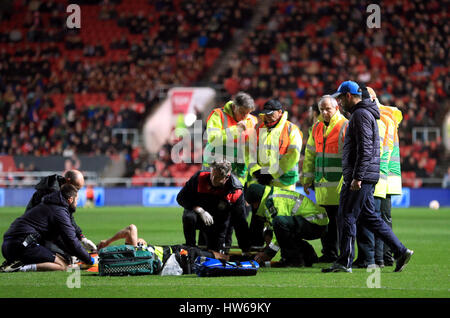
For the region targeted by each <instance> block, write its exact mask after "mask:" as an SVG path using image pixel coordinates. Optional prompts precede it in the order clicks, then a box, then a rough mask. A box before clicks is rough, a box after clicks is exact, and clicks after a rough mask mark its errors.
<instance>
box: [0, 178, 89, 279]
mask: <svg viewBox="0 0 450 318" xmlns="http://www.w3.org/2000/svg"><path fill="white" fill-rule="evenodd" d="M77 197H78V190H77V188H76V187H74V186H73V185H71V184H64V185H63V186H61V190H60V191H58V192H53V193H51V194H49V195H47V196H45V197H44V198H43V200H42V202H41V203H40V204H38V205H37V206H35V207H33V208H31V209H29V210H27V211H26V212H25V214H24V215H22V216H20V217H19V218H17V219H16V220H15V221H14V222H13V223H12V224H11V226H10V227H9V229H8V230H7V231H6V233H5V234H4V236H3V245H2V254H3V257H4V258H5V259H6V261H5V262H4V263H3V264H2V266H1V267H0V272H16V271H23V272H26V271H58V270H59V271H62V270H66V268H67V266H68V263H67V261H66V260H65V259H64V257H62V256H61V255H59V254H58V253H55V252H53V251H51V250H50V249H49V248H47V247H45V246H43V245H42V243H43V242H44V241H48V240H50V241H52V240H54V239H56V238H58V237H61V239H62V240H63V242H64V244H65V246H66V248H67V250H68V252H69V253H70V255H74V256H76V257H77V258H78V259H80V260H81V261H82V262H84V263H86V264H89V265H93V264H95V263H96V262H97V260H96V259H95V258H93V257H91V256H90V255H89V253H88V252H87V251H86V250H85V249H84V248H83V246H82V245H81V243H80V240H79V239H78V238H77V236H76V232H75V228H74V226H73V224H72V222H71V213H73V212H69V211H75V210H76V206H77Z"/></svg>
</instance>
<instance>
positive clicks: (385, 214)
mask: <svg viewBox="0 0 450 318" xmlns="http://www.w3.org/2000/svg"><path fill="white" fill-rule="evenodd" d="M391 208H392V201H391V195H390V194H387V195H386V199H385V200H383V201H381V208H380V211H381V218H382V219H383V220H384V222H385V223H386V224H387V225H388V226H389V227H390V228H391V229H392V216H391ZM383 260H384V263H385V264H388V265H391V264H393V263H394V257H392V251H391V249H390V248H389V246H388V245H386V244H384V245H383Z"/></svg>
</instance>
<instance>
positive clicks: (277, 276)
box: [0, 207, 450, 298]
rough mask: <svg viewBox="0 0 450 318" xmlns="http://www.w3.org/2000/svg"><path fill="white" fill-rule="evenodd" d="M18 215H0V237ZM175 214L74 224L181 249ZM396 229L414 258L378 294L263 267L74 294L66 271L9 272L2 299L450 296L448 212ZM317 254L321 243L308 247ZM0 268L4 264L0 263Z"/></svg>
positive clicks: (383, 279) (94, 235) (158, 211)
mask: <svg viewBox="0 0 450 318" xmlns="http://www.w3.org/2000/svg"><path fill="white" fill-rule="evenodd" d="M22 211H23V208H1V209H0V234H1V235H2V236H3V233H4V232H5V230H6V229H7V228H8V226H9V224H10V223H11V222H12V221H13V220H14V219H15V218H16V217H17V216H19V215H20V213H22ZM181 215H182V210H181V209H179V208H143V207H105V208H94V209H87V208H80V209H79V211H78V212H77V214H76V220H77V223H78V224H79V225H80V227H81V228H82V229H83V231H84V233H85V234H86V236H87V237H88V238H90V239H91V240H93V241H94V242H98V241H100V240H101V239H104V238H106V237H109V236H111V235H112V234H114V233H115V232H116V231H117V230H118V229H120V228H122V227H124V226H126V225H128V224H130V223H134V224H136V225H137V226H138V228H139V236H140V237H143V238H144V239H146V240H147V242H149V243H154V244H179V243H182V242H183V234H182V225H181ZM393 222H394V230H395V233H396V234H397V236H398V237H399V238H400V240H401V241H402V242H403V243H404V244H405V245H406V246H407V247H408V248H411V249H413V250H414V251H415V254H414V256H413V258H412V259H411V262H410V263H409V264H408V266H407V268H406V269H405V271H404V272H401V273H393V267H386V268H384V269H382V270H381V275H380V287H381V288H368V287H367V280H368V278H369V276H370V275H371V274H372V272H367V271H366V270H365V269H354V270H353V273H352V274H347V273H329V274H324V273H321V272H320V268H321V267H324V266H325V265H324V264H315V266H314V267H312V268H283V269H276V268H261V269H260V270H259V272H258V274H257V275H256V276H253V277H218V278H199V277H197V276H195V275H183V276H177V277H168V276H165V277H161V276H141V277H99V276H96V275H95V274H92V273H89V272H84V271H83V272H81V277H80V288H69V287H68V285H67V282H68V281H69V283H70V282H72V280H71V278H72V277H73V276H71V275H72V274H73V273H69V272H52V273H11V274H1V275H0V286H1V288H0V297H25V298H26V297H43V298H47V297H52V298H55V297H56V298H59V297H76V298H80V297H82V298H95V297H102V298H103V297H112V298H115V297H120V298H125V297H133V298H135V297H138V298H140V297H151V298H167V297H170V298H179V297H182V298H190V297H192V298H216V297H218V298H228V297H232V298H268V297H269V298H299V297H314V298H323V297H338V298H342V297H351V298H354V297H357V298H358V297H370V298H371V297H375V298H378V297H387V298H390V297H393V298H411V297H417V298H426V297H433V298H448V297H449V287H450V285H449V274H450V265H449V264H450V259H449V241H450V240H449V239H450V209H449V208H442V209H440V210H437V211H435V210H430V209H428V208H409V209H394V210H393ZM312 244H313V246H314V247H315V249H316V251H317V252H318V254H319V255H320V247H321V246H320V241H319V240H315V241H312ZM0 261H3V258H0Z"/></svg>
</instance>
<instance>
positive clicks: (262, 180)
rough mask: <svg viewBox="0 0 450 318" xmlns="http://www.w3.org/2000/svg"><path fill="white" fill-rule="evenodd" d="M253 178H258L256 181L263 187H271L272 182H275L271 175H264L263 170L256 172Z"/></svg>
mask: <svg viewBox="0 0 450 318" xmlns="http://www.w3.org/2000/svg"><path fill="white" fill-rule="evenodd" d="M253 176H254V177H255V178H256V180H258V183H259V184H262V185H269V184H270V182H272V180H273V177H272V175H271V174H269V173H264V174H262V173H261V170H258V171H255V172H254V173H253Z"/></svg>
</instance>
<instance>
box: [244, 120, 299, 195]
mask: <svg viewBox="0 0 450 318" xmlns="http://www.w3.org/2000/svg"><path fill="white" fill-rule="evenodd" d="M287 117H288V113H287V112H286V111H285V112H283V115H282V116H281V118H280V120H279V121H278V123H277V124H276V125H275V126H274V127H271V128H270V129H269V128H268V127H266V126H265V124H264V123H261V125H259V126H258V127H257V129H256V138H255V139H254V140H255V144H256V145H257V149H256V147H255V148H253V147H252V143H250V144H251V146H250V147H251V150H250V152H249V160H250V162H249V164H248V166H249V172H250V175H251V176H253V174H254V173H255V172H256V171H258V170H261V173H264V174H265V173H269V174H271V175H272V177H273V180H272V183H271V185H273V186H276V187H281V188H285V189H291V188H292V189H295V184H296V182H297V181H298V162H299V160H300V152H301V147H302V138H303V134H302V132H301V131H300V129H299V128H298V127H297V126H296V125H295V124H293V123H291V122H290V121H288V120H287ZM253 146H255V145H253ZM253 181H254V180H252V181H250V182H253Z"/></svg>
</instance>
